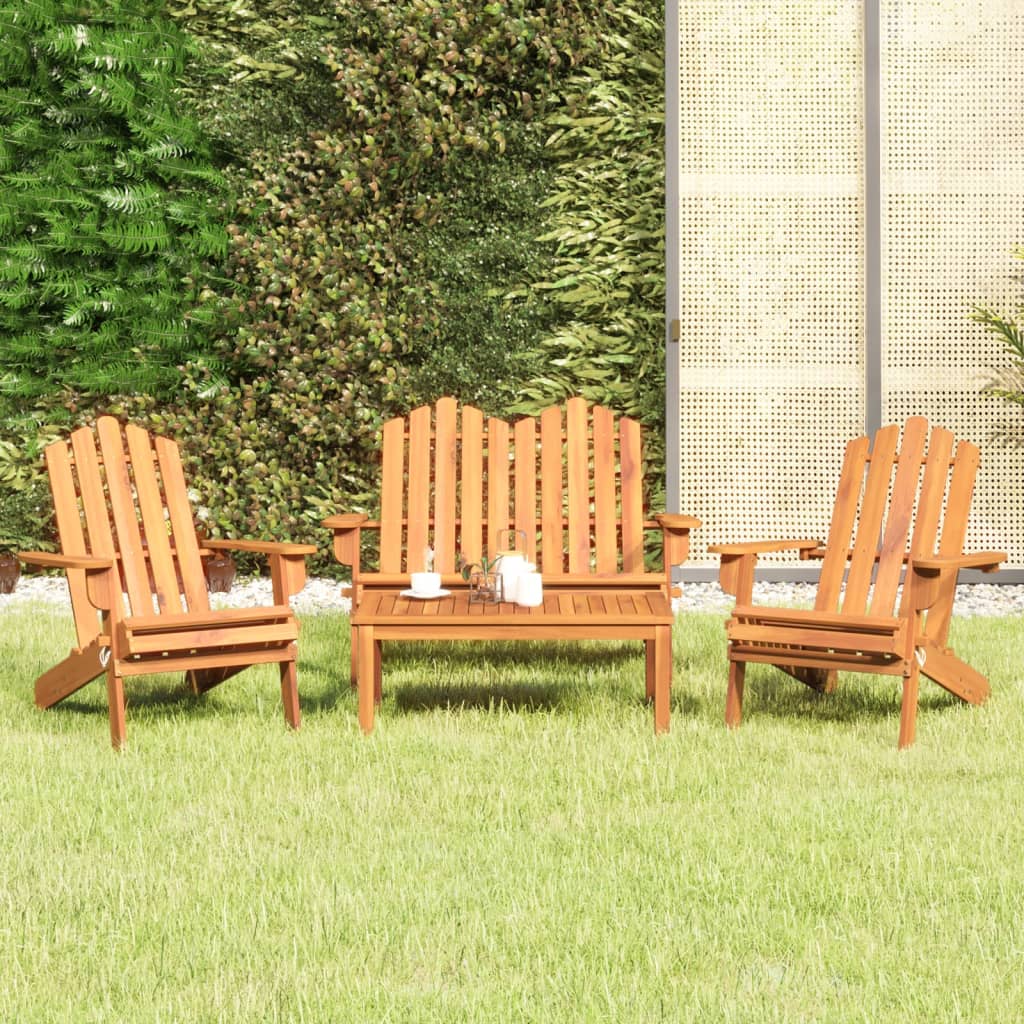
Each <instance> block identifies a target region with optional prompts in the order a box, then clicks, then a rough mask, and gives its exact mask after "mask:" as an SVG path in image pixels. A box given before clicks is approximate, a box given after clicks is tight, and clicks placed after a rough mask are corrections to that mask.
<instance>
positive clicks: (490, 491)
mask: <svg viewBox="0 0 1024 1024" xmlns="http://www.w3.org/2000/svg"><path fill="white" fill-rule="evenodd" d="M511 434H512V432H511V431H510V430H509V427H508V424H507V423H506V422H505V421H504V420H499V419H496V418H495V417H493V416H492V417H490V418H488V420H487V543H486V544H485V545H484V547H485V548H486V549H487V554H488V555H493V554H494V552H495V551H497V550H498V535H499V534H500V533H501V531H502V530H507V529H508V528H509V526H510V525H511V522H510V520H509V498H510V493H511V492H510V490H509V457H510V456H511V454H512V453H511V450H510V447H509V442H510V439H511Z"/></svg>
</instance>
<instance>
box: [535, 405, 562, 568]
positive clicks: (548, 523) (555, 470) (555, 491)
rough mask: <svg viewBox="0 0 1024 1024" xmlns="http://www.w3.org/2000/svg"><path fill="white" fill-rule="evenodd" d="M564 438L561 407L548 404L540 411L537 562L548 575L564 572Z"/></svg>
mask: <svg viewBox="0 0 1024 1024" xmlns="http://www.w3.org/2000/svg"><path fill="white" fill-rule="evenodd" d="M564 437H565V435H564V433H563V429H562V410H561V408H560V407H559V406H557V405H553V406H550V407H549V408H547V409H545V410H544V411H543V412H542V413H541V414H540V508H541V525H540V532H541V552H540V564H541V565H542V566H543V568H544V572H545V573H547V574H548V575H549V576H557V575H561V574H562V573H563V572H564V571H565V536H564V531H563V529H562V523H563V520H564V519H565V490H564V488H563V486H562V473H563V467H564V465H565V460H564V457H563V452H562V447H563V439H564Z"/></svg>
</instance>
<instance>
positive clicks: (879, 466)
mask: <svg viewBox="0 0 1024 1024" xmlns="http://www.w3.org/2000/svg"><path fill="white" fill-rule="evenodd" d="M926 448H927V451H926ZM978 461H979V453H978V449H977V447H975V446H974V445H973V444H969V443H968V442H965V441H961V442H960V443H959V444H957V445H956V446H955V450H954V439H953V435H952V434H951V433H950V432H949V431H948V430H943V429H941V428H938V427H935V428H932V429H931V431H930V436H929V427H928V422H927V420H925V419H923V418H921V417H914V418H911V419H909V420H907V422H906V424H905V426H904V428H903V436H902V445H901V444H900V427H899V425H891V426H887V427H883V428H882V429H881V430H879V431H878V432H877V433H876V434H875V436H874V441H873V443H872V442H871V441H870V439H869V438H868V437H866V436H864V437H858V438H856V439H855V440H852V441H850V442H849V443H848V444H847V446H846V452H845V456H844V458H843V465H842V472H841V475H840V480H839V488H838V492H837V495H836V502H835V507H834V510H833V513H832V523H831V526H830V528H829V532H828V538H827V540H826V541H825V542H824V543H822V542H821V541H819V540H792V541H761V542H754V543H749V544H716V545H711V546H710V547H709V550H711V551H715V552H717V553H719V554H720V555H721V570H720V578H721V584H722V588H723V589H724V590H725V591H726V592H727V593H729V594H733V595H735V597H736V607H735V609H734V610H733V613H732V617H731V618H730V619H729V621H728V622H727V624H726V630H727V636H728V644H729V650H728V653H729V685H728V692H727V696H726V710H725V720H726V723H727V724H728V725H729V726H730V727H736V726H738V725H739V724H740V718H741V714H742V703H743V684H744V673H745V670H746V665H747V664H748V663H749V662H763V663H768V664H772V665H775V666H776V667H777V668H780V669H781V670H782V671H783V672H786V673H788V674H789V675H791V676H793V677H794V678H796V679H798V680H800V681H801V682H803V683H805V684H807V685H808V686H810V687H812V688H814V689H816V690H822V691H826V692H830V691H831V690H833V689H834V687H835V685H836V676H837V673H838V671H840V670H847V671H853V672H871V673H880V674H888V675H896V676H901V677H902V686H903V698H902V709H901V714H900V728H899V746H900V747H901V748H904V747H908V746H910V745H911V744H912V743H913V742H914V733H915V727H916V717H917V698H918V686H919V680H920V675H921V673H922V672H923V673H924V675H926V676H928V678H929V679H932V680H934V681H935V682H936V683H938V684H939V686H941V687H943V688H944V689H946V690H948V691H949V692H950V693H953V694H955V695H956V696H957V697H960V698H961V699H962V700H965V701H968V702H970V703H972V704H981V703H982V702H983V701H984V700H985V699H986V698H987V697H988V694H989V685H988V681H987V680H986V679H985V677H984V676H982V675H981V674H980V673H979V672H977V671H976V670H975V669H973V668H971V667H970V666H969V665H967V664H965V663H964V662H963V661H961V660H960V659H959V658H957V657H956V655H954V653H953V652H952V651H951V650H950V649H949V648H948V647H947V646H946V640H947V636H948V633H949V624H950V618H951V616H952V612H953V600H954V597H955V593H956V581H957V575H958V572H959V570H960V569H967V568H973V569H981V570H982V571H983V572H995V571H996V570H997V569H998V568H999V564H1000V563H1001V562H1003V561H1005V559H1006V555H1005V554H1004V553H1002V552H996V551H986V552H981V553H978V554H964V551H963V545H964V538H965V536H966V532H967V516H968V510H969V508H970V503H971V495H972V493H973V490H974V480H975V475H976V474H977V470H978ZM786 549H796V550H798V551H799V552H800V557H801V558H805V559H806V558H818V559H821V560H822V563H821V575H820V577H819V581H818V590H817V597H816V600H815V604H814V608H813V609H809V610H798V609H788V608H768V607H758V606H754V605H753V604H752V595H753V585H754V567H755V563H756V561H757V558H758V556H759V555H760V554H762V553H765V552H769V551H782V550H786ZM904 567H905V572H904ZM901 575H903V577H904V585H903V588H902V596H899V594H900V591H899V584H900V580H901Z"/></svg>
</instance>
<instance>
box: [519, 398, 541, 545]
mask: <svg viewBox="0 0 1024 1024" xmlns="http://www.w3.org/2000/svg"><path fill="white" fill-rule="evenodd" d="M513 437H514V440H515V463H514V465H515V480H516V482H515V529H516V531H517V533H521V534H522V535H523V536H519V537H517V538H516V547H519V545H521V544H522V543H523V537H524V536H525V538H526V560H527V561H528V562H534V563H535V562H536V561H537V510H538V507H539V502H538V500H537V421H536V420H535V419H533V417H531V416H524V417H523V418H522V419H521V420H517V421H516V425H515V427H514V428H513Z"/></svg>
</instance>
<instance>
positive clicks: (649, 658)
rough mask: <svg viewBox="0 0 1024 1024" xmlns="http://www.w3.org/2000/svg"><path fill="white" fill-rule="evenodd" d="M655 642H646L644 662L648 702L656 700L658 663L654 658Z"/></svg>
mask: <svg viewBox="0 0 1024 1024" xmlns="http://www.w3.org/2000/svg"><path fill="white" fill-rule="evenodd" d="M654 654H655V652H654V641H653V640H645V641H644V661H645V666H644V670H645V673H646V675H645V681H646V687H647V699H648V701H653V700H654V691H655V682H654V681H655V679H656V678H657V662H656V660H655V656H654Z"/></svg>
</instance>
